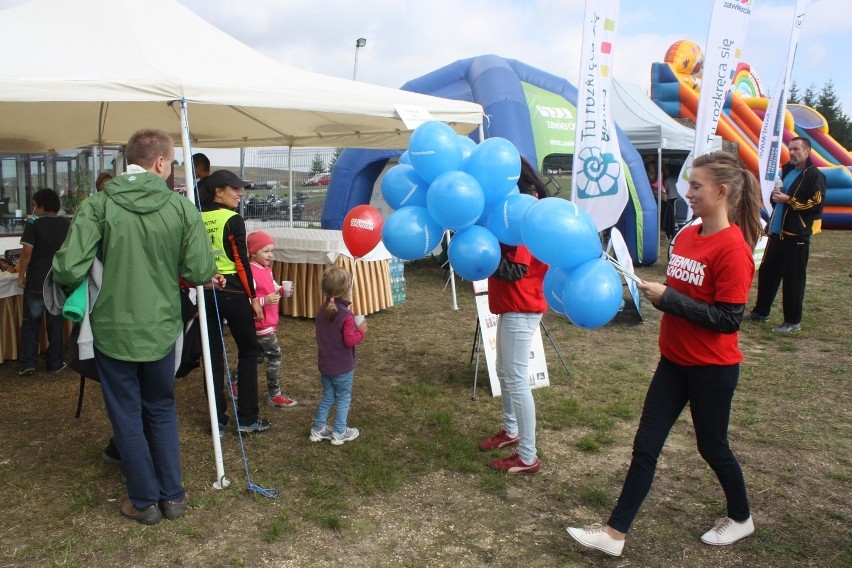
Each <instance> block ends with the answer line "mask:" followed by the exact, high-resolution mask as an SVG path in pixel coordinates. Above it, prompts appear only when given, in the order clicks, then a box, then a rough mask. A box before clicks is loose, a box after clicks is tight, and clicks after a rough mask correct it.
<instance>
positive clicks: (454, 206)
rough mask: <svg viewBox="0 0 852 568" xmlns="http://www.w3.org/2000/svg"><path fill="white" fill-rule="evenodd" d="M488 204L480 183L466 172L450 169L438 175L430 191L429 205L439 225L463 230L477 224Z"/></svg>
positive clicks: (427, 199) (427, 203)
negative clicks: (451, 170) (450, 170)
mask: <svg viewBox="0 0 852 568" xmlns="http://www.w3.org/2000/svg"><path fill="white" fill-rule="evenodd" d="M484 207H485V196H484V195H482V188H481V187H479V182H477V181H476V180H475V179H473V177H472V176H469V175H468V174H466V173H464V172H457V171H455V172H447V173H444V174H441V175H439V176H438V177H437V178H435V181H433V182H432V184H431V185H430V186H429V192H428V193H427V194H426V208H427V209H428V210H429V214H430V215H431V216H432V218H433V219H434V220H435V221H437V223H438V224H439V225H441V226H442V227H444V228H445V229H449V230H451V231H461V230H462V229H464V228H465V227H469V226H471V225H473V224H474V223H476V220H477V219H479V217H480V216H481V215H482V211H483V209H484Z"/></svg>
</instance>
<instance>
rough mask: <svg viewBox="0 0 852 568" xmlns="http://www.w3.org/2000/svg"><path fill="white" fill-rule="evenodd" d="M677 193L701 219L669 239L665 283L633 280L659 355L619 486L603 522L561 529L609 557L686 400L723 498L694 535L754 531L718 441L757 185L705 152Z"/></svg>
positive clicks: (733, 374) (735, 364) (726, 450)
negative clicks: (721, 511) (657, 318)
mask: <svg viewBox="0 0 852 568" xmlns="http://www.w3.org/2000/svg"><path fill="white" fill-rule="evenodd" d="M686 199H687V200H689V204H690V205H691V206H692V210H693V212H694V215H695V216H696V217H701V221H702V222H701V223H700V224H692V225H690V226H688V227H686V228H685V229H683V230H682V231H681V232H680V233H679V234H678V236H677V238H676V239H675V244H674V249H673V250H672V255H671V259H670V260H669V264H668V267H667V269H666V283H665V284H659V283H656V282H642V283H640V284H639V285H638V286H639V289H640V290H641V291H642V292H643V293H644V295H645V297H646V298H648V300H649V301H650V302H651V303H652V304H653V305H654V306H655V307H656V308H657V309H658V310H660V311H662V312H664V313H663V319H662V323H661V325H660V354H661V357H660V362H659V365H658V366H657V370H656V372H655V373H654V378H653V379H652V380H651V385H650V386H649V387H648V393H647V395H646V396H645V405H644V407H643V409H642V417H641V418H640V420H639V430H638V431H637V432H636V438H635V440H634V442H633V459H632V461H631V462H630V468H629V469H628V471H627V478H626V479H625V481H624V486H623V487H622V490H621V495H620V496H619V498H618V503H617V504H616V506H615V509H614V510H613V511H612V514H611V515H610V518H609V521H608V522H607V524H606V525H601V524H595V525H592V526H589V527H585V528H571V527H569V528H568V529H567V530H568V534H570V535H571V536H572V537H573V538H574V539H575V540H577V541H578V542H579V543H580V544H582V545H584V546H588V547H590V548H596V549H598V550H601V551H603V552H605V553H607V554H610V555H612V556H619V555H620V554H621V551H622V549H623V548H624V538H625V536H626V533H627V531H628V530H629V529H630V525H631V524H632V522H633V519H634V517H635V516H636V513H637V512H638V511H639V507H640V506H641V505H642V502H643V501H644V499H645V496H646V495H647V494H648V491H649V490H650V489H651V482H652V481H653V478H654V471H655V469H656V465H657V457H658V456H659V455H660V451H661V450H662V448H663V444H664V443H665V441H666V438H667V437H668V434H669V431H670V430H671V428H672V426H673V425H674V423H675V421H676V420H677V418H678V416H680V413H681V412H682V411H683V409H684V407H685V406H686V404H687V403H689V409H690V413H691V414H692V421H693V424H694V426H695V437H696V440H697V442H698V451H699V452H700V453H701V457H702V458H704V460H705V461H706V462H707V463H708V464H709V465H710V467H711V468H713V471H714V472H715V473H716V477H717V478H718V479H719V483H720V484H721V485H722V489H723V491H724V493H725V499H726V500H727V503H728V511H727V515H726V516H725V517H723V518H722V519H720V520H719V521H718V522H717V523H716V525H715V526H714V527H713V528H712V529H710V530H709V531H707V532H706V533H704V535H703V536H702V537H701V540H702V542H704V543H706V544H711V545H717V546H722V545H727V544H733V543H735V542H737V541H738V540H740V539H742V538H745V537H747V536H749V535H750V534H752V533H753V532H754V524H753V523H752V519H751V513H750V512H749V505H748V496H747V495H746V489H745V481H744V480H743V474H742V470H741V469H740V465H739V463H738V462H737V458H736V457H735V456H734V454H733V452H732V451H731V449H730V447H729V446H728V419H729V416H730V412H731V400H732V398H733V396H734V389H736V386H737V379H738V378H739V363H740V361H742V353H741V352H740V350H739V347H738V345H737V331H738V330H739V327H740V322H741V321H742V317H743V312H744V309H745V304H746V301H747V299H748V291H749V288H750V287H751V281H752V277H753V276H754V261H753V258H752V249H753V248H754V245H755V243H756V242H757V238H758V235H759V232H760V213H759V208H760V190H759V187H758V185H757V180H756V179H755V178H754V176H753V175H752V174H751V173H750V172H749V171H748V170H746V169H744V168H743V167H742V165H741V164H740V163H739V162H738V160H737V158H736V157H735V156H734V155H732V154H729V153H726V152H715V153H713V154H708V155H704V156H700V157H698V158H696V159H695V161H694V162H693V164H692V173H691V175H690V178H689V191H687V193H686Z"/></svg>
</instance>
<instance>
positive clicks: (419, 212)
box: [382, 205, 444, 260]
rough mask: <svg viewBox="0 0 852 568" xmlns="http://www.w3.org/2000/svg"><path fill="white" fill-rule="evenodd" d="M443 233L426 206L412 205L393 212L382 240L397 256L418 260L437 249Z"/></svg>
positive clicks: (385, 225) (385, 227)
mask: <svg viewBox="0 0 852 568" xmlns="http://www.w3.org/2000/svg"><path fill="white" fill-rule="evenodd" d="M443 233H444V231H443V229H441V226H440V225H439V224H438V223H436V222H435V221H434V220H433V219H432V217H430V216H429V211H427V210H426V208H425V207H418V206H416V205H412V206H409V207H401V208H399V209H397V210H396V211H394V212H393V213H391V215H390V216H389V217H388V218H387V221H385V223H384V226H383V227H382V242H383V243H384V245H385V248H387V249H388V251H389V252H390V253H391V254H392V255H394V256H395V257H398V258H401V259H403V260H417V259H420V258H423V257H424V256H426V255H427V254H429V253H430V252H432V251H433V250H435V247H437V246H438V243H440V242H441V236H442V235H443Z"/></svg>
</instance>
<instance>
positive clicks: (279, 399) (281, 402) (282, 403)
mask: <svg viewBox="0 0 852 568" xmlns="http://www.w3.org/2000/svg"><path fill="white" fill-rule="evenodd" d="M266 404H268V405H269V406H277V407H279V408H290V407H291V406H296V405H297V404H299V403H298V402H296V401H295V400H293V399H291V398H288V397H286V396H284V395H283V394H281V393H278V394H276V395H275V396H268V397H266Z"/></svg>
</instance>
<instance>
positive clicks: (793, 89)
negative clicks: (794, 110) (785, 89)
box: [787, 81, 802, 105]
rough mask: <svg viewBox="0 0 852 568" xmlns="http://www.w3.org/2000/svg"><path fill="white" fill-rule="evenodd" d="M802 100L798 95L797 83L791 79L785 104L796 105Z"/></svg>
mask: <svg viewBox="0 0 852 568" xmlns="http://www.w3.org/2000/svg"><path fill="white" fill-rule="evenodd" d="M801 102H802V98H801V95H799V85H797V84H796V82H795V81H793V84H791V85H790V91H789V93H787V104H788V105H797V104H799V103H801Z"/></svg>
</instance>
